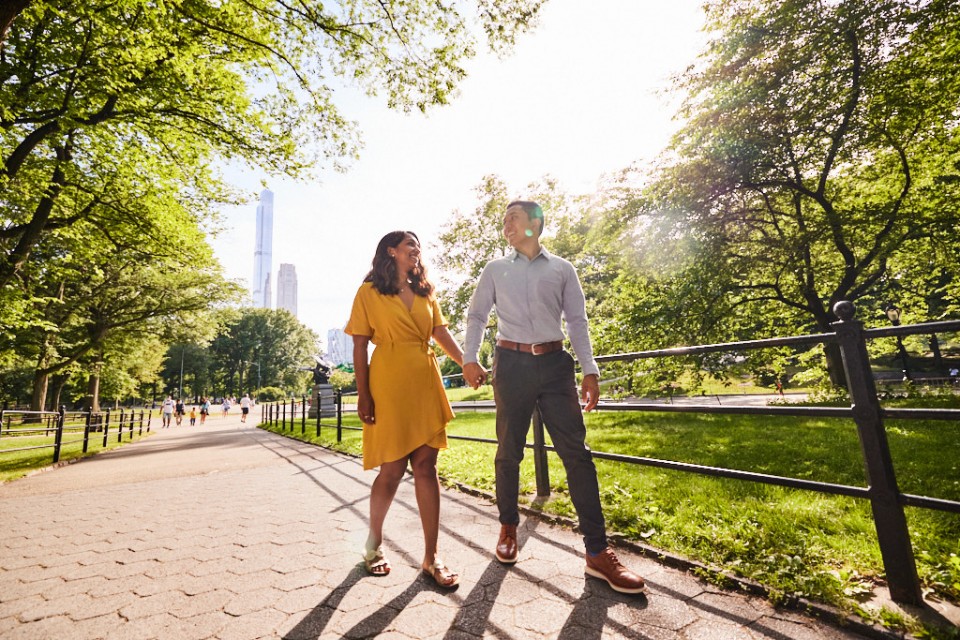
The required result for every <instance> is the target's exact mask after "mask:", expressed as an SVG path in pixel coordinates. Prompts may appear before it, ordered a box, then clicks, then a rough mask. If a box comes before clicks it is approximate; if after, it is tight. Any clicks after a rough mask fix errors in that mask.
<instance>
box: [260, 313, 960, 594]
mask: <svg viewBox="0 0 960 640" xmlns="http://www.w3.org/2000/svg"><path fill="white" fill-rule="evenodd" d="M834 313H835V314H836V316H837V317H838V318H839V321H838V322H836V323H834V324H833V327H834V331H833V332H831V333H820V334H812V335H802V336H792V337H779V338H772V339H765V340H748V341H741V342H730V343H723V344H710V345H696V346H691V347H677V348H671V349H657V350H651V351H642V352H633V353H620V354H612V355H604V356H598V357H597V358H596V359H597V361H598V362H599V363H601V364H602V363H612V362H632V361H636V360H642V359H649V358H663V357H678V356H689V355H698V354H705V353H717V352H727V353H729V352H740V351H748V350H757V349H767V348H771V347H798V346H811V345H818V344H819V345H826V344H836V345H838V346H839V348H840V353H841V357H842V361H843V367H844V372H845V374H846V379H847V385H848V391H849V394H850V406H847V407H809V406H807V407H793V406H783V405H768V406H763V407H757V406H752V405H751V406H748V405H703V404H695V405H678V404H661V403H601V404H599V405H598V406H597V409H598V410H600V411H618V412H633V411H644V412H657V411H659V412H673V413H701V414H710V413H714V414H742V415H770V416H774V417H777V416H780V417H783V416H801V417H821V418H838V419H845V420H853V422H854V424H855V425H856V428H857V434H858V437H859V440H860V445H861V453H862V455H863V464H864V470H865V473H866V479H867V485H866V486H862V487H860V486H850V485H842V484H832V483H827V482H816V481H811V480H804V479H801V478H791V477H784V476H775V475H770V474H763V473H755V472H750V471H744V470H740V469H730V468H725V467H711V466H704V465H696V464H690V463H684V462H677V461H673V460H661V459H657V458H648V457H640V456H630V455H624V454H619V453H610V452H604V451H593V452H592V453H593V457H594V458H596V459H599V460H610V461H614V462H621V463H627V464H636V465H644V466H649V467H656V468H661V469H670V470H674V471H680V472H686V473H696V474H701V475H707V476H714V477H721V478H731V479H736V480H744V481H749V482H757V483H762V484H769V485H778V486H784V487H790V488H794V489H802V490H807V491H815V492H818V493H825V494H832V495H842V496H849V497H853V498H860V499H864V500H868V501H869V502H870V505H871V509H872V512H873V519H874V526H875V528H876V532H877V538H878V541H879V546H880V552H881V556H882V559H883V564H884V569H885V572H886V575H887V584H888V588H889V590H890V595H891V597H892V598H893V599H894V600H895V601H898V602H904V603H912V604H920V603H922V601H923V600H922V595H921V589H920V580H919V577H918V575H917V568H916V561H915V559H914V555H913V548H912V545H911V542H910V535H909V531H908V529H907V523H906V515H905V513H904V507H905V506H911V507H919V508H923V509H933V510H938V511H944V512H949V513H960V502H957V501H954V500H944V499H941V498H935V497H932V496H917V495H911V494H905V493H902V492H901V491H900V490H899V487H898V484H897V479H896V474H895V472H894V467H893V461H892V458H891V455H890V449H889V444H888V442H887V436H886V431H885V427H884V423H883V421H884V420H885V419H896V420H942V421H950V422H954V423H956V422H960V410H957V409H898V408H885V407H882V406H881V405H880V400H879V397H878V394H877V388H876V381H875V380H874V375H873V371H872V369H871V368H870V362H869V358H868V356H867V350H866V341H867V340H870V339H876V338H883V337H891V336H897V337H901V336H907V335H930V334H934V333H944V332H956V331H960V320H958V321H945V322H930V323H923V324H914V325H900V326H896V327H885V328H880V329H864V328H863V323H862V322H860V321H859V320H856V319H854V306H853V304H852V303H850V302H845V301H844V302H839V303H837V304H836V305H835V306H834ZM301 402H302V403H303V404H305V402H306V399H303V400H302V401H299V400H294V401H291V402H290V403H288V405H289V407H290V415H294V414H295V413H296V411H295V409H296V407H297V406H300V405H299V404H298V403H301ZM335 403H336V422H335V423H334V424H324V423H323V422H322V420H321V418H320V412H319V411H318V412H317V419H316V432H317V435H318V436H319V435H320V432H321V428H322V427H332V428H335V429H336V430H337V442H340V441H341V439H342V433H343V430H345V429H352V430H361V427H349V426H344V425H343V421H342V417H343V412H344V410H343V396H342V395H341V394H340V393H339V392H337V393H336V395H335ZM277 407H280V405H277ZM263 411H264V421H265V422H267V423H270V424H273V425H274V426H276V425H277V424H281V425H283V427H284V428H285V427H286V415H287V413H286V409H285V408H270V407H267V406H265V407H264V408H263ZM773 424H775V423H773ZM290 428H291V429H293V421H292V420H291V427H290ZM305 429H306V426H305V421H304V420H303V419H301V430H302V431H304V432H305ZM447 437H448V438H449V439H451V440H464V441H470V442H481V443H489V444H496V443H497V441H496V440H495V439H490V438H478V437H472V436H458V435H454V434H449V435H448V436H447ZM526 446H527V448H529V449H532V450H533V460H534V469H535V476H536V486H537V494H538V496H542V497H545V496H549V495H550V479H549V473H548V465H547V452H550V451H554V448H553V447H552V446H550V445H547V444H546V442H545V436H544V424H543V420H542V417H541V415H540V411H539V408H538V409H537V410H536V411H535V412H534V415H533V443H529V442H528V443H527V445H526Z"/></svg>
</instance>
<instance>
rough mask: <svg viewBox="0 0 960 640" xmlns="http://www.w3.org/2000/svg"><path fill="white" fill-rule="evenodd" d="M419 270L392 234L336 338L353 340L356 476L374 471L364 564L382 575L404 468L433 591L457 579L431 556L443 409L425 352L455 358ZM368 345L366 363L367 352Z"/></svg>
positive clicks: (412, 244)
mask: <svg viewBox="0 0 960 640" xmlns="http://www.w3.org/2000/svg"><path fill="white" fill-rule="evenodd" d="M433 292H434V287H433V285H432V284H431V283H430V281H429V280H428V279H427V270H426V268H425V267H424V266H423V264H422V263H421V255H420V240H419V239H418V238H417V236H416V234H414V233H412V232H410V231H393V232H391V233H388V234H387V235H385V236H384V237H383V238H382V239H381V240H380V243H379V244H378V245H377V250H376V253H375V255H374V257H373V268H372V269H371V270H370V272H369V273H368V274H367V276H366V278H365V279H364V282H363V284H362V285H361V286H360V289H359V290H358V291H357V295H356V297H355V298H354V301H353V309H352V311H351V314H350V320H349V322H347V326H346V328H345V331H346V332H347V333H348V334H350V335H351V336H353V361H354V373H355V375H356V380H357V394H358V397H357V413H358V414H359V417H360V420H361V421H362V422H363V467H364V469H373V468H375V467H380V471H379V473H378V474H377V477H376V479H375V480H374V481H373V487H372V489H371V492H370V530H369V533H368V535H367V541H366V544H365V547H364V554H363V560H364V565H365V567H366V569H367V572H368V573H370V574H371V575H375V576H385V575H387V574H388V573H390V562H389V561H388V560H387V558H386V557H385V555H384V552H383V524H384V521H385V519H386V516H387V511H388V510H389V508H390V505H391V503H392V502H393V498H394V495H396V492H397V487H398V486H399V485H400V481H401V480H402V479H403V476H404V474H405V473H406V470H407V464H408V463H409V465H410V467H411V469H412V470H413V480H414V486H415V492H416V497H417V506H418V507H419V510H420V522H421V525H422V527H423V540H424V554H423V560H422V562H421V565H420V566H421V569H422V571H423V573H424V574H425V575H427V576H428V577H429V578H430V579H432V580H433V581H434V582H435V583H436V584H437V585H438V586H440V587H442V588H446V589H449V588H453V587H455V586H456V585H457V584H458V583H459V580H460V578H459V576H458V575H457V573H455V572H454V571H451V570H450V569H449V568H448V567H447V566H446V565H445V564H444V562H443V561H442V560H441V559H440V557H439V556H438V554H437V545H438V537H439V531H440V479H439V477H438V476H437V454H438V452H439V450H440V449H445V448H446V447H447V431H446V426H447V423H448V422H450V420H451V419H453V411H451V409H450V403H449V402H448V401H447V396H446V393H445V392H444V390H443V382H442V380H441V377H440V367H439V366H438V365H437V358H436V356H435V355H434V351H433V348H432V347H431V345H430V341H431V339H432V340H433V341H434V342H436V343H437V344H438V345H440V348H441V349H443V350H444V351H445V352H446V353H447V355H448V356H450V358H451V359H453V360H454V361H455V362H457V363H458V364H460V363H461V362H462V360H463V353H462V352H461V350H460V346H459V345H458V344H457V342H456V341H455V340H454V339H453V336H452V335H451V334H450V331H449V330H448V329H447V322H446V320H445V319H444V317H443V313H441V311H440V306H439V304H438V303H437V300H436V298H435V297H434V295H433ZM371 342H372V343H373V344H374V345H376V349H375V350H374V352H373V355H372V356H371V357H370V359H369V360H368V355H367V347H368V345H369V343H371Z"/></svg>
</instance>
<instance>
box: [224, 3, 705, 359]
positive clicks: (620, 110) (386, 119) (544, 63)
mask: <svg viewBox="0 0 960 640" xmlns="http://www.w3.org/2000/svg"><path fill="white" fill-rule="evenodd" d="M701 3H702V0H669V1H667V2H660V1H653V0H642V1H641V0H591V2H589V3H587V2H583V0H549V1H548V2H547V3H546V5H545V6H544V7H543V9H542V13H541V16H540V20H539V24H538V26H537V28H536V29H535V31H533V32H532V33H528V34H526V35H523V36H521V37H520V38H519V41H518V43H517V45H516V47H515V48H514V49H513V50H512V52H511V53H510V54H508V55H507V56H505V57H501V58H498V57H497V56H495V55H494V54H491V53H487V52H485V51H483V50H482V49H481V53H480V54H479V55H478V56H477V57H476V58H474V59H472V60H471V61H468V62H467V63H466V65H465V68H466V69H467V72H468V77H467V78H466V79H465V80H464V81H463V82H462V83H461V85H460V91H459V95H458V96H457V97H455V98H454V99H453V100H452V102H451V104H450V105H447V106H444V107H440V108H435V109H433V110H431V111H429V112H428V113H427V114H426V115H423V114H420V113H411V114H404V113H400V112H395V111H391V110H389V109H387V108H386V106H385V100H384V99H383V98H379V99H378V98H376V97H373V98H369V97H366V96H364V95H362V94H360V93H359V92H351V91H345V92H342V93H343V94H344V100H342V101H340V102H338V106H339V107H341V108H342V109H343V114H344V116H345V117H346V118H348V119H351V120H355V121H357V122H358V124H359V128H360V131H361V134H362V138H363V142H364V147H363V149H361V151H360V158H359V159H358V160H355V161H353V162H351V163H350V166H349V169H348V171H347V172H346V173H338V172H335V171H334V170H332V169H330V170H324V171H321V172H319V179H318V180H316V181H313V182H308V183H302V182H295V181H293V180H290V179H275V178H267V177H265V176H263V175H258V174H256V173H239V172H233V173H231V172H228V175H227V176H226V177H227V179H228V180H229V181H230V182H231V183H233V184H235V185H236V186H239V187H242V188H244V189H246V190H248V191H255V192H257V193H259V192H260V190H261V189H262V188H263V187H262V186H261V183H262V182H264V181H265V183H266V186H267V188H269V189H270V190H271V191H273V194H274V218H273V219H274V228H273V271H272V273H273V276H272V281H273V283H274V296H276V274H277V271H278V270H279V267H280V263H281V262H283V263H292V264H294V265H295V267H296V272H297V280H298V314H297V315H298V318H299V319H300V321H301V322H303V323H304V324H305V325H307V326H308V327H310V328H311V329H313V330H314V331H316V332H317V333H318V334H319V336H320V338H321V340H322V342H323V347H324V350H326V339H327V331H328V330H329V329H334V328H342V327H343V326H344V325H345V324H346V321H347V318H348V316H349V314H350V308H351V304H352V302H353V297H354V294H355V293H356V291H357V288H358V287H359V285H360V283H361V281H362V280H363V277H364V275H365V274H366V273H367V271H368V270H369V268H370V261H371V260H372V258H373V253H374V250H375V249H376V245H377V242H378V241H379V240H380V238H381V237H383V235H384V234H386V233H387V232H389V231H393V230H395V229H407V230H412V231H414V232H415V233H416V234H417V235H418V236H419V237H420V240H421V243H422V245H423V256H422V258H423V261H424V263H425V264H426V265H427V266H428V267H430V266H432V264H433V263H434V261H433V260H432V259H431V258H432V256H431V251H432V247H431V245H432V244H434V243H435V240H436V238H437V237H438V235H439V233H440V230H441V229H442V227H443V225H444V224H445V223H446V222H447V221H448V220H449V219H450V218H451V216H453V215H454V214H455V212H458V211H459V212H460V213H462V214H465V215H469V214H471V213H472V212H473V211H474V209H475V208H476V206H477V205H478V204H479V202H478V200H477V196H476V192H475V189H476V187H477V186H478V185H479V184H480V183H481V181H482V179H483V177H484V176H486V175H489V174H496V175H498V176H499V177H500V178H501V179H502V180H503V181H504V182H505V183H506V184H507V185H509V187H510V189H511V196H513V197H523V196H524V195H526V194H525V191H524V190H525V187H526V186H527V185H528V184H530V183H533V182H535V181H537V180H539V179H541V178H543V177H544V176H547V175H549V176H552V177H553V178H555V179H557V180H558V181H559V184H560V187H561V188H562V189H563V190H565V191H566V192H568V193H572V194H580V193H592V192H594V191H595V190H596V187H597V186H598V185H599V184H600V182H601V181H602V179H603V177H604V176H605V175H609V174H612V173H615V172H617V171H619V170H621V169H624V168H626V167H628V166H630V165H632V164H634V163H641V164H643V163H646V162H651V161H652V160H653V159H654V158H655V157H656V156H657V155H658V154H659V153H660V152H661V151H662V150H663V148H664V147H665V146H666V145H667V143H668V141H669V138H670V136H671V135H672V133H673V132H674V131H675V130H676V128H677V126H678V124H677V122H676V121H675V120H674V118H673V116H674V114H675V112H676V109H677V105H678V104H679V96H678V95H676V94H666V93H664V92H665V90H666V89H668V88H669V87H670V86H671V78H672V76H674V75H675V74H677V73H679V72H681V71H683V70H684V69H685V68H686V67H687V66H688V65H690V64H691V63H693V62H694V60H695V59H696V56H697V54H698V53H699V52H700V51H701V49H702V48H703V43H704V42H705V35H704V34H703V33H702V31H701V27H702V24H703V13H702V10H701V8H700V5H701ZM256 209H257V202H251V203H249V204H248V205H245V206H242V207H231V208H229V209H225V210H223V211H222V212H221V214H222V223H223V225H224V231H223V232H221V233H220V234H219V235H218V236H217V238H215V239H214V241H213V244H214V251H215V253H216V255H217V257H218V258H219V259H220V262H221V264H222V265H223V267H224V271H225V274H226V276H227V277H228V278H231V279H237V280H240V281H243V282H244V283H245V284H246V285H247V287H248V288H249V286H250V280H251V279H252V275H253V251H254V242H255V224H256ZM546 213H547V220H548V221H549V219H550V215H549V212H546ZM549 232H550V229H549V222H548V225H547V233H548V234H549ZM433 273H434V277H433V280H434V281H436V280H437V278H436V275H437V274H436V269H434V270H433Z"/></svg>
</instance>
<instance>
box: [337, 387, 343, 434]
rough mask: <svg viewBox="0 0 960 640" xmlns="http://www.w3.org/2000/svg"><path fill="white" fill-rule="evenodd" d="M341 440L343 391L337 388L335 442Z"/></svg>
mask: <svg viewBox="0 0 960 640" xmlns="http://www.w3.org/2000/svg"><path fill="white" fill-rule="evenodd" d="M342 441H343V393H341V392H340V390H339V389H338V390H337V442H342Z"/></svg>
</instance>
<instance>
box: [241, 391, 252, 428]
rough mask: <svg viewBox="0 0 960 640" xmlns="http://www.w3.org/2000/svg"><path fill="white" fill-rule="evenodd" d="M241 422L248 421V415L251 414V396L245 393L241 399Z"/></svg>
mask: <svg viewBox="0 0 960 640" xmlns="http://www.w3.org/2000/svg"><path fill="white" fill-rule="evenodd" d="M240 413H241V414H242V415H241V416H240V422H246V421H247V415H248V414H249V413H250V394H248V393H245V394H243V397H242V398H240Z"/></svg>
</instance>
